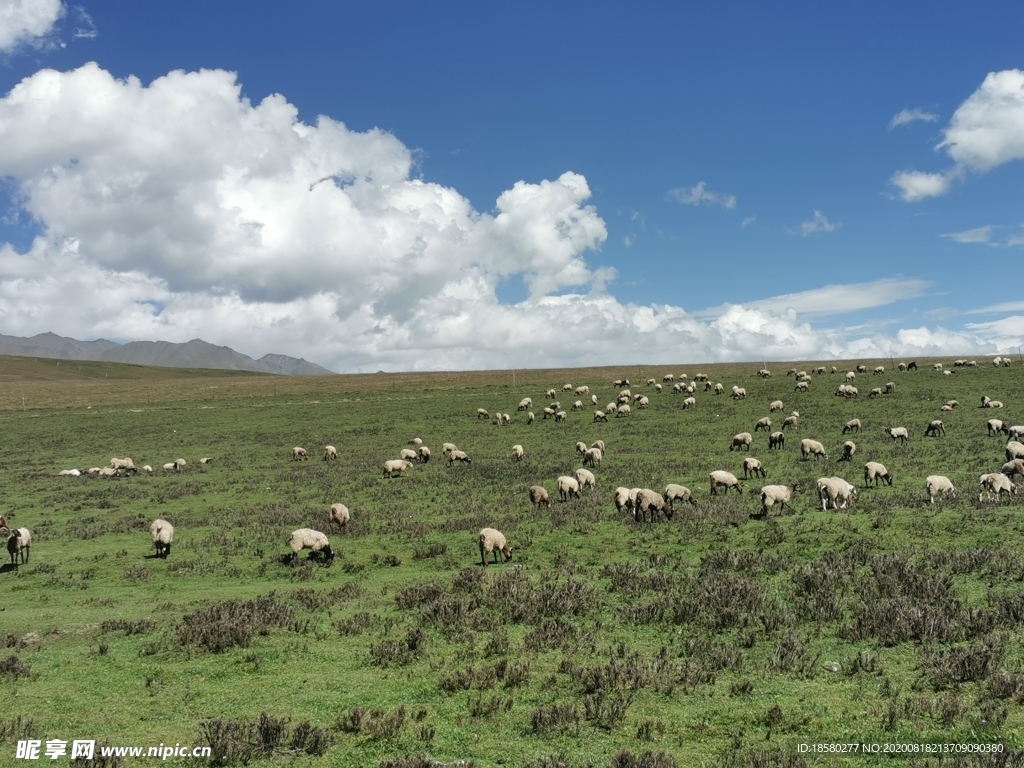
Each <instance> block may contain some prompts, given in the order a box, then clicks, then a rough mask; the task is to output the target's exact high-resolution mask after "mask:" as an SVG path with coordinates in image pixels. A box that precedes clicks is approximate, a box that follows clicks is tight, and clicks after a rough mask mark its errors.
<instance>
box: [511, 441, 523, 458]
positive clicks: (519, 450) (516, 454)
mask: <svg viewBox="0 0 1024 768" xmlns="http://www.w3.org/2000/svg"><path fill="white" fill-rule="evenodd" d="M525 455H526V453H525V451H523V446H521V445H519V444H518V443H516V444H515V445H513V446H512V461H522V460H523V456H525Z"/></svg>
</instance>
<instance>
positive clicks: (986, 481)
mask: <svg viewBox="0 0 1024 768" xmlns="http://www.w3.org/2000/svg"><path fill="white" fill-rule="evenodd" d="M978 487H979V491H978V501H981V500H982V497H983V496H987V497H988V500H989V501H999V497H1000V496H1001V495H1002V494H1004V493H1005V494H1006V495H1007V496H1010V495H1012V494H1015V493H1017V486H1016V485H1015V484H1014V483H1012V482H1011V481H1010V478H1008V477H1007V476H1006V475H1004V474H1003V473H1002V472H989V473H987V474H984V475H982V476H981V480H980V482H979V484H978Z"/></svg>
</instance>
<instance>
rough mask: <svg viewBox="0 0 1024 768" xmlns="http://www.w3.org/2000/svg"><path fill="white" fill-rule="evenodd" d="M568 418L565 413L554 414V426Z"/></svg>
mask: <svg viewBox="0 0 1024 768" xmlns="http://www.w3.org/2000/svg"><path fill="white" fill-rule="evenodd" d="M568 418H569V414H568V413H566V412H565V411H559V412H558V413H556V414H555V424H559V423H561V422H563V421H565V420H566V419H568Z"/></svg>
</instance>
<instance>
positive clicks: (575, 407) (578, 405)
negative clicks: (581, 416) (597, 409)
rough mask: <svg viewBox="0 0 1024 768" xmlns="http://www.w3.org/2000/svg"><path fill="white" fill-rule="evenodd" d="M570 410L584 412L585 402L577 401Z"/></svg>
mask: <svg viewBox="0 0 1024 768" xmlns="http://www.w3.org/2000/svg"><path fill="white" fill-rule="evenodd" d="M570 410H573V411H582V410H583V401H582V400H577V401H576V402H575V403H573V404H572V408H571V409H570Z"/></svg>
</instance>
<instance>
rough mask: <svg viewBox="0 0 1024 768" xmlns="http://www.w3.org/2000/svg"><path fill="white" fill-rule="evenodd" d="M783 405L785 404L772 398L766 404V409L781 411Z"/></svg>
mask: <svg viewBox="0 0 1024 768" xmlns="http://www.w3.org/2000/svg"><path fill="white" fill-rule="evenodd" d="M785 407H786V406H785V405H784V404H783V402H782V401H781V400H772V401H771V402H770V403H769V404H768V410H769V411H771V412H772V413H775V412H776V411H781V410H782V409H783V408H785Z"/></svg>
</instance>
